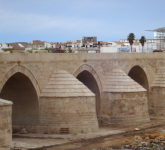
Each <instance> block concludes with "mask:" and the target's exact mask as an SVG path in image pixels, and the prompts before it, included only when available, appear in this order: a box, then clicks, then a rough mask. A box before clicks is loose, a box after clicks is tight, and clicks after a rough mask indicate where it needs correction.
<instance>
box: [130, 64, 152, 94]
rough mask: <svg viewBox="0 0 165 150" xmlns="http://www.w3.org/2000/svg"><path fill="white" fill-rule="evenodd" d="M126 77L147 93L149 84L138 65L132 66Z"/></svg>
mask: <svg viewBox="0 0 165 150" xmlns="http://www.w3.org/2000/svg"><path fill="white" fill-rule="evenodd" d="M128 76H130V77H131V78H132V79H133V80H135V81H136V82H137V83H139V84H140V85H141V86H142V87H143V88H145V89H146V90H147V91H149V82H148V77H147V74H146V71H145V70H144V69H143V68H142V67H141V66H139V65H135V66H133V67H132V68H131V69H130V70H129V72H128Z"/></svg>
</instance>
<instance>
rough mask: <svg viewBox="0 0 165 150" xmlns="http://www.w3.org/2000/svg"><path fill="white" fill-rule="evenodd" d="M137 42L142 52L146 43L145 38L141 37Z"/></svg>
mask: <svg viewBox="0 0 165 150" xmlns="http://www.w3.org/2000/svg"><path fill="white" fill-rule="evenodd" d="M139 42H140V43H141V45H142V52H143V47H144V43H145V42H146V38H145V36H141V39H140V40H139Z"/></svg>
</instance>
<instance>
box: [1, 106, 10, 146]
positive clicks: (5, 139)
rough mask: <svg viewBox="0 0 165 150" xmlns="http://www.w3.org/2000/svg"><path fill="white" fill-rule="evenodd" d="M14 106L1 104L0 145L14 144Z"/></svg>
mask: <svg viewBox="0 0 165 150" xmlns="http://www.w3.org/2000/svg"><path fill="white" fill-rule="evenodd" d="M11 114H12V106H11V104H10V105H0V147H1V146H8V145H10V144H12V122H11Z"/></svg>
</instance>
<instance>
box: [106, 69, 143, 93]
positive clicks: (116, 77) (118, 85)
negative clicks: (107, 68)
mask: <svg viewBox="0 0 165 150" xmlns="http://www.w3.org/2000/svg"><path fill="white" fill-rule="evenodd" d="M103 91H106V92H139V91H140V92H142V91H146V89H144V88H143V87H142V86H141V85H139V84H138V83H137V82H135V81H134V80H132V79H131V78H130V77H129V76H128V75H126V73H124V72H123V71H122V70H121V69H113V70H112V72H111V74H110V76H109V77H108V78H107V79H106V83H105V88H104V90H103Z"/></svg>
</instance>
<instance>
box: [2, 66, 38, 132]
mask: <svg viewBox="0 0 165 150" xmlns="http://www.w3.org/2000/svg"><path fill="white" fill-rule="evenodd" d="M1 83H2V85H1V87H0V88H1V92H0V98H2V99H6V100H10V101H12V102H13V108H12V124H13V131H19V130H20V129H21V128H23V127H26V126H36V125H38V124H39V100H38V93H39V92H40V89H39V86H38V83H37V81H36V79H35V77H34V75H33V74H32V73H31V71H30V70H29V69H27V68H26V67H24V66H21V65H17V66H14V67H13V68H11V69H10V70H9V71H7V72H6V74H5V75H4V77H3V78H2V81H1Z"/></svg>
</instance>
